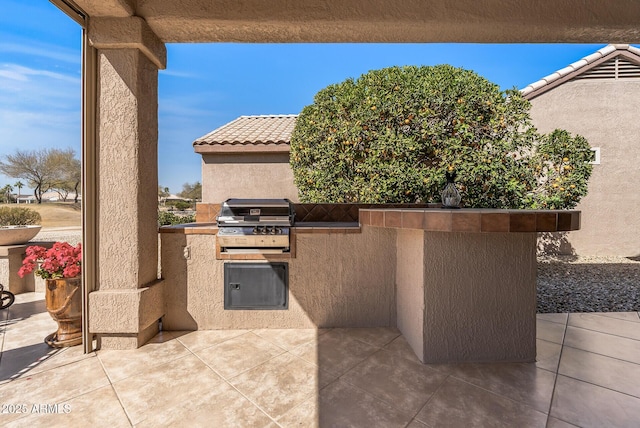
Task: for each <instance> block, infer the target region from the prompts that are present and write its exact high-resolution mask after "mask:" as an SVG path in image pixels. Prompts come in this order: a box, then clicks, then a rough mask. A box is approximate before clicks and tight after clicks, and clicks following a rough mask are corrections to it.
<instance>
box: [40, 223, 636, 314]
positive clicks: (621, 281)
mask: <svg viewBox="0 0 640 428" xmlns="http://www.w3.org/2000/svg"><path fill="white" fill-rule="evenodd" d="M81 237H82V234H81V231H80V229H79V228H56V229H44V230H42V231H41V232H40V233H39V234H38V236H36V238H35V240H38V241H67V242H69V243H70V244H72V245H75V244H77V243H78V242H80V240H81ZM627 311H640V259H639V258H633V259H629V258H625V257H584V256H540V257H538V313H558V312H627Z"/></svg>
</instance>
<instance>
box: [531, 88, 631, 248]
mask: <svg viewBox="0 0 640 428" xmlns="http://www.w3.org/2000/svg"><path fill="white" fill-rule="evenodd" d="M531 103H532V108H531V117H532V120H533V123H534V125H535V126H536V127H537V128H538V130H539V131H541V132H544V133H547V132H550V131H553V130H554V129H556V128H562V129H566V130H568V131H570V132H572V133H576V134H580V135H582V136H584V137H585V138H586V139H587V140H588V141H589V144H590V145H591V147H594V148H599V149H600V164H595V165H593V173H592V175H591V178H590V180H589V191H588V194H587V196H585V197H584V198H583V199H582V201H581V202H580V203H579V205H578V206H577V207H576V209H578V210H581V211H582V225H581V228H580V230H579V231H575V232H571V233H569V234H566V236H565V237H563V240H566V245H565V246H564V247H563V248H561V250H562V252H565V253H575V254H581V255H615V256H625V257H630V256H638V255H640V215H639V214H638V213H639V212H640V192H638V183H640V78H618V79H616V78H598V79H596V78H591V79H573V80H570V81H567V82H565V83H562V84H560V85H558V86H556V87H554V88H552V89H550V90H547V91H546V92H544V93H542V94H540V95H539V96H537V97H535V98H533V99H531Z"/></svg>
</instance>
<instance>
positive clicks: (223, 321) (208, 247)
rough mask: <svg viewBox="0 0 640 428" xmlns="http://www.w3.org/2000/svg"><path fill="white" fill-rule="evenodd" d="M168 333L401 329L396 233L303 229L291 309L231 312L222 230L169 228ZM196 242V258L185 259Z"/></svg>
mask: <svg viewBox="0 0 640 428" xmlns="http://www.w3.org/2000/svg"><path fill="white" fill-rule="evenodd" d="M161 239H162V244H161V248H162V276H163V278H164V283H165V284H164V285H165V314H166V315H165V316H164V318H163V328H166V329H167V330H196V329H200V330H210V329H234V328H265V327H266V326H268V327H269V328H316V327H346V326H349V327H380V326H386V327H388V326H395V324H396V307H395V283H394V278H395V260H396V254H395V251H396V250H395V248H396V247H395V239H396V238H395V231H393V230H389V229H375V228H364V229H363V231H362V233H361V234H358V233H343V234H304V235H301V234H300V235H297V237H296V257H295V258H293V259H291V260H289V261H288V263H289V309H288V310H272V311H270V310H266V311H246V310H224V273H223V268H224V263H225V262H224V261H223V260H216V259H215V235H182V234H172V233H163V234H161ZM185 247H189V252H190V257H189V258H188V259H187V258H185V256H184V253H185V252H184V248H185Z"/></svg>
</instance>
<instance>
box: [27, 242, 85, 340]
mask: <svg viewBox="0 0 640 428" xmlns="http://www.w3.org/2000/svg"><path fill="white" fill-rule="evenodd" d="M25 253H26V254H27V256H26V257H25V258H24V259H23V260H22V267H21V268H20V270H18V275H19V276H20V277H21V278H24V276H25V275H30V274H31V273H32V272H34V271H35V274H36V276H39V277H40V278H42V279H44V280H45V303H46V304H47V311H48V312H49V315H51V318H53V319H54V320H55V321H56V322H57V323H58V330H56V331H55V332H54V333H51V334H50V335H48V336H47V337H46V338H45V339H44V341H45V342H46V343H47V344H48V345H49V346H52V347H54V348H61V347H65V346H74V345H79V344H81V343H82V276H81V273H82V267H81V266H82V244H78V245H76V246H75V247H73V246H71V245H70V244H69V243H68V242H55V243H54V244H53V246H52V247H51V248H49V249H47V248H44V247H40V246H38V245H32V246H30V247H27V249H26V250H25Z"/></svg>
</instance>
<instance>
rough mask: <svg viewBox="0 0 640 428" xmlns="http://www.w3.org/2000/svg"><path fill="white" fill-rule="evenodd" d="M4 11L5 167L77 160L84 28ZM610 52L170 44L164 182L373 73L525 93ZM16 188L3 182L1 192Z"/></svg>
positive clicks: (0, 43)
mask: <svg viewBox="0 0 640 428" xmlns="http://www.w3.org/2000/svg"><path fill="white" fill-rule="evenodd" d="M2 9H3V12H4V13H3V14H2V15H1V16H0V158H4V156H5V155H6V154H8V153H14V152H15V151H16V150H18V149H20V150H24V149H40V148H43V147H48V146H49V147H59V148H67V147H71V148H73V149H74V150H76V153H77V154H78V157H79V156H80V49H81V45H80V41H81V40H80V38H81V32H80V28H79V26H78V25H77V24H76V23H75V22H73V21H72V20H71V19H70V18H67V16H66V15H64V14H63V13H62V12H61V11H59V10H58V9H57V8H56V7H55V6H53V5H52V4H51V3H49V2H48V1H47V0H29V1H26V0H3V4H2ZM605 45H606V43H605V42H603V43H602V44H591V45H581V44H572V45H564V44H555V45H532V44H529V45H506V44H503V45H481V44H298V45H290V44H275V45H274V44H258V45H256V44H181V45H178V44H169V45H167V56H168V63H167V69H166V70H163V71H160V74H159V111H158V116H159V142H158V144H159V154H158V157H159V159H158V164H159V183H160V184H161V185H162V186H166V187H169V188H170V189H171V191H172V192H179V191H180V190H181V189H182V184H183V183H186V182H189V183H193V182H195V181H200V180H201V168H200V156H199V155H197V154H195V153H194V152H193V149H192V146H191V143H192V142H193V140H195V139H196V138H198V137H200V136H202V135H204V134H206V133H208V132H210V131H211V130H213V129H215V128H217V127H219V126H222V125H224V124H225V123H227V122H229V121H231V120H233V119H235V118H236V117H238V116H241V115H249V114H293V113H298V112H300V111H301V110H302V108H303V107H304V106H305V105H307V104H310V103H312V102H313V96H314V94H315V93H316V92H318V91H319V90H320V89H322V88H324V87H325V86H327V85H329V84H331V83H336V82H340V81H343V80H344V79H346V78H348V77H354V78H355V77H358V76H360V75H361V74H363V73H366V72H367V71H369V70H374V69H379V68H383V67H388V66H392V65H436V64H444V63H448V64H452V65H454V66H457V67H464V68H467V69H471V70H474V71H476V72H477V73H479V74H481V75H482V76H484V77H486V78H487V79H489V80H490V81H492V82H495V83H497V84H498V85H500V86H501V87H502V88H503V89H507V88H512V87H517V88H520V89H521V88H523V87H525V86H526V85H528V84H529V83H532V82H534V81H536V80H539V79H541V78H542V77H544V76H546V75H548V74H551V73H553V72H554V71H556V70H559V69H561V68H564V67H565V66H567V65H569V64H570V63H572V62H574V61H577V60H579V59H580V58H582V57H584V56H586V55H589V54H591V53H593V52H594V51H596V50H597V49H600V48H601V47H603V46H605ZM16 181H17V180H16V179H14V178H10V177H6V176H3V175H0V187H2V186H4V185H5V184H13V183H15V182H16ZM24 191H25V189H23V192H24Z"/></svg>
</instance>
